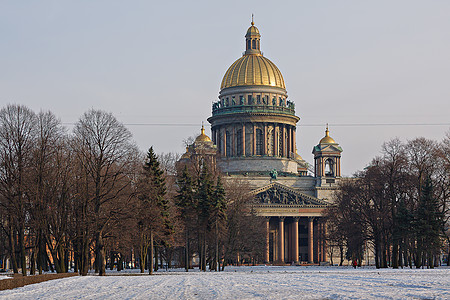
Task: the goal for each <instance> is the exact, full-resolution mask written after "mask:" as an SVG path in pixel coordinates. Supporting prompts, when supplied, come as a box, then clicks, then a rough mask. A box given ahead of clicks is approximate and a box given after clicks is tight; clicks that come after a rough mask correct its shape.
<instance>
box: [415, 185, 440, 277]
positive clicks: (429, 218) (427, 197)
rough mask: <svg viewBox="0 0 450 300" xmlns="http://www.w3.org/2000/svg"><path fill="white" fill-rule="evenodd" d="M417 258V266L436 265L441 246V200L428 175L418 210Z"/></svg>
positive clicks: (430, 266) (431, 266)
mask: <svg viewBox="0 0 450 300" xmlns="http://www.w3.org/2000/svg"><path fill="white" fill-rule="evenodd" d="M415 223H416V224H415V225H416V226H415V227H416V238H417V253H416V255H417V258H416V267H420V266H422V265H423V262H425V260H426V262H427V266H428V267H429V268H433V267H434V257H435V256H436V255H437V254H438V253H439V250H440V248H441V232H442V225H443V214H442V212H441V211H440V207H439V201H438V199H437V198H436V197H434V195H433V183H432V181H431V178H430V177H429V176H427V178H426V179H425V183H424V185H423V188H422V194H421V197H420V201H419V205H418V208H417V212H416V222H415Z"/></svg>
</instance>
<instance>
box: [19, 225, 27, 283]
mask: <svg viewBox="0 0 450 300" xmlns="http://www.w3.org/2000/svg"><path fill="white" fill-rule="evenodd" d="M23 227H24V226H23V225H22V224H21V226H19V248H20V264H21V267H22V275H23V276H27V261H26V251H25V240H24V228H23Z"/></svg>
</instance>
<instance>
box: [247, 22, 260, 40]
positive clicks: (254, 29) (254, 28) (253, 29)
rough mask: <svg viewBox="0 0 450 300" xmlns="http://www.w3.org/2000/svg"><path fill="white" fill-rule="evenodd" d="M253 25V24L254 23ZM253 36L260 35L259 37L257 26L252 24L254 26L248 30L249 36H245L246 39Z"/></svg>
mask: <svg viewBox="0 0 450 300" xmlns="http://www.w3.org/2000/svg"><path fill="white" fill-rule="evenodd" d="M252 23H253V22H252ZM251 35H258V36H259V30H258V28H257V27H256V26H254V25H253V24H252V26H250V27H249V28H248V29H247V34H246V35H245V36H246V37H248V36H251Z"/></svg>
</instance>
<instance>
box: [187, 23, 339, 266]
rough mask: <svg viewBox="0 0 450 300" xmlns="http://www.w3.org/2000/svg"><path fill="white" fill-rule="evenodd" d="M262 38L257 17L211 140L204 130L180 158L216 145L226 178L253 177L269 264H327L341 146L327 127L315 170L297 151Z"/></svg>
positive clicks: (223, 92)
mask: <svg viewBox="0 0 450 300" xmlns="http://www.w3.org/2000/svg"><path fill="white" fill-rule="evenodd" d="M260 41H261V35H260V33H259V30H258V28H257V27H256V26H255V25H254V23H253V22H252V23H251V26H250V27H249V28H248V30H247V33H246V35H245V52H244V54H243V56H242V57H240V58H239V59H237V60H236V61H235V62H234V63H233V64H231V66H230V67H229V68H228V70H227V71H226V72H225V75H224V77H223V80H222V84H221V89H220V92H219V97H218V98H219V100H218V101H217V102H215V103H213V107H212V116H211V117H209V118H208V122H209V123H210V124H211V132H212V136H211V139H210V138H209V137H207V136H206V135H205V133H204V130H203V128H202V134H201V135H200V136H199V137H198V138H197V139H196V141H195V143H194V144H192V145H191V146H189V147H188V149H187V151H186V153H185V154H184V155H183V158H182V160H184V159H189V158H190V157H191V156H194V155H195V154H196V153H200V152H199V151H209V152H211V151H216V152H218V153H219V156H218V159H217V164H218V166H219V169H220V170H221V172H223V173H224V174H225V175H226V176H225V178H239V179H242V180H246V181H248V183H249V185H250V186H251V188H252V191H251V194H252V195H253V196H254V197H255V199H256V200H257V204H256V205H255V206H254V207H255V209H256V211H257V212H258V214H260V215H261V216H264V217H266V228H267V235H266V253H265V260H266V262H269V263H270V262H271V263H279V264H283V263H299V262H309V263H321V262H326V261H327V260H328V259H327V254H326V252H327V251H326V243H325V240H324V239H323V237H324V234H325V230H326V229H325V224H324V222H323V221H322V215H323V211H324V209H325V208H326V207H327V206H328V205H329V204H330V200H331V197H332V194H333V192H334V191H335V190H336V188H337V184H338V183H339V180H340V176H341V168H340V159H341V152H342V148H341V147H340V146H339V144H338V143H336V142H335V140H334V139H332V138H331V137H330V135H329V131H328V127H327V128H326V131H325V136H324V137H323V138H322V139H321V140H320V141H319V143H318V144H317V145H316V146H314V148H313V151H312V152H313V154H314V168H313V169H312V168H309V166H308V164H307V163H306V162H305V161H304V160H303V159H302V158H301V157H300V155H298V154H297V143H296V130H297V127H296V125H297V122H298V121H299V120H300V118H299V117H298V116H296V114H295V104H294V102H293V101H291V100H288V94H287V91H286V86H285V83H284V79H283V76H282V74H281V72H280V70H279V69H278V68H277V66H276V65H275V64H274V63H273V62H271V61H270V60H269V59H268V58H266V57H264V56H263V54H262V52H261V50H260ZM203 144H204V145H203ZM308 169H310V172H309V173H310V174H311V173H312V174H313V175H309V173H308Z"/></svg>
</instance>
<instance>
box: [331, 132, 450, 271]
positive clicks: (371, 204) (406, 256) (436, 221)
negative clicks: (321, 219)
mask: <svg viewBox="0 0 450 300" xmlns="http://www.w3.org/2000/svg"><path fill="white" fill-rule="evenodd" d="M355 177H356V178H354V179H350V180H345V181H343V183H342V185H341V189H340V191H339V192H338V193H337V195H336V202H335V205H334V206H332V207H331V208H330V209H329V210H328V212H327V214H328V220H329V222H328V224H329V229H328V239H329V244H330V245H332V246H334V247H338V248H340V251H341V264H342V261H343V259H344V251H345V250H344V249H346V250H347V253H346V258H347V259H352V260H357V261H358V262H359V264H361V260H362V259H363V255H364V252H365V251H368V249H365V247H367V248H368V247H371V248H373V249H374V253H375V263H376V266H377V267H378V268H386V267H388V266H392V267H393V268H398V267H399V266H400V267H403V266H412V265H415V266H416V267H418V268H419V267H422V266H427V267H430V268H433V267H434V266H436V265H438V263H439V261H438V258H439V255H440V253H441V250H442V243H443V242H444V241H445V240H446V241H447V244H448V242H449V241H450V240H449V239H450V237H449V227H448V225H449V217H450V210H449V208H450V202H449V201H450V133H449V134H447V136H446V137H445V138H444V140H443V141H442V142H441V143H437V142H435V141H432V140H428V139H425V138H416V139H414V140H411V141H408V142H407V143H402V142H401V141H400V140H399V139H393V140H391V141H389V142H387V143H385V144H383V147H382V153H381V156H379V157H376V158H375V159H374V160H373V161H372V162H371V163H370V164H369V166H368V167H367V168H365V170H364V171H361V172H359V173H357V174H356V176H355Z"/></svg>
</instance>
